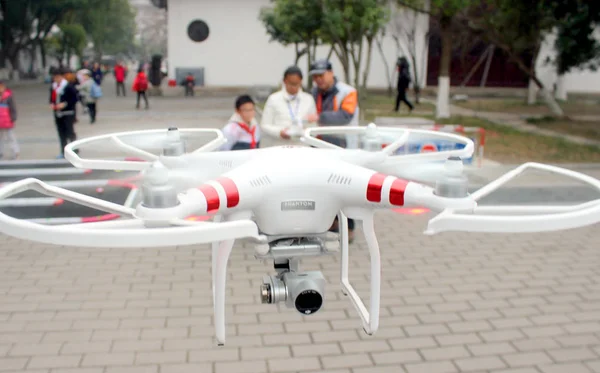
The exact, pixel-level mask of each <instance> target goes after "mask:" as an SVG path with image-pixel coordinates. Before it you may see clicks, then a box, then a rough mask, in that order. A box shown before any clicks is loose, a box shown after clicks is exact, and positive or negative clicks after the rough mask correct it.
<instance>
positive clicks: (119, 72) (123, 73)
mask: <svg viewBox="0 0 600 373" xmlns="http://www.w3.org/2000/svg"><path fill="white" fill-rule="evenodd" d="M114 73H115V80H116V81H117V97H118V96H120V92H123V97H125V96H127V94H125V78H126V77H127V70H126V69H125V66H123V64H122V63H121V61H119V62H118V63H117V64H116V65H115V68H114Z"/></svg>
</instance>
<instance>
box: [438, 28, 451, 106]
mask: <svg viewBox="0 0 600 373" xmlns="http://www.w3.org/2000/svg"><path fill="white" fill-rule="evenodd" d="M451 22H452V19H451V18H448V17H442V19H441V20H440V26H441V27H440V33H441V37H442V55H441V59H440V74H439V77H438V92H437V105H436V113H435V115H436V118H449V117H450V63H451V59H452V36H453V35H452V33H451V32H452V30H451V24H452V23H451Z"/></svg>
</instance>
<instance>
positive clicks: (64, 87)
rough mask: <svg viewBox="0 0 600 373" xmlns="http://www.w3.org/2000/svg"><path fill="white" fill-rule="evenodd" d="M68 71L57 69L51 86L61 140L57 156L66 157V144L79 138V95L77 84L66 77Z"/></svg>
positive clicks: (53, 107)
mask: <svg viewBox="0 0 600 373" xmlns="http://www.w3.org/2000/svg"><path fill="white" fill-rule="evenodd" d="M67 72H68V71H66V70H64V69H56V70H55V71H54V75H53V77H52V80H53V83H52V86H51V87H50V108H51V109H52V112H53V113H54V123H55V124H56V131H57V132H58V138H59V141H60V154H59V155H58V157H57V158H64V154H65V146H67V144H68V143H70V142H73V141H75V140H77V135H76V134H75V107H76V105H77V102H78V101H79V96H78V93H77V90H76V89H75V86H74V85H73V84H70V83H69V82H68V81H67V79H66V78H65V74H66V73H67Z"/></svg>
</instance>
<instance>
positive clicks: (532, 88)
mask: <svg viewBox="0 0 600 373" xmlns="http://www.w3.org/2000/svg"><path fill="white" fill-rule="evenodd" d="M536 101H537V87H536V85H535V82H534V81H533V79H531V78H529V85H528V86H527V105H535V103H536Z"/></svg>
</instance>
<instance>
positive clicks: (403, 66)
mask: <svg viewBox="0 0 600 373" xmlns="http://www.w3.org/2000/svg"><path fill="white" fill-rule="evenodd" d="M396 69H397V70H398V84H397V87H396V88H397V89H398V93H397V94H396V106H395V108H394V111H396V112H398V110H400V103H401V102H404V103H406V105H408V110H409V111H410V112H412V111H413V109H414V106H413V104H412V103H411V102H410V101H408V98H406V90H407V89H408V86H409V85H410V82H411V78H410V66H409V64H408V60H407V59H406V58H405V57H400V58H399V59H398V62H397V63H396Z"/></svg>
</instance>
